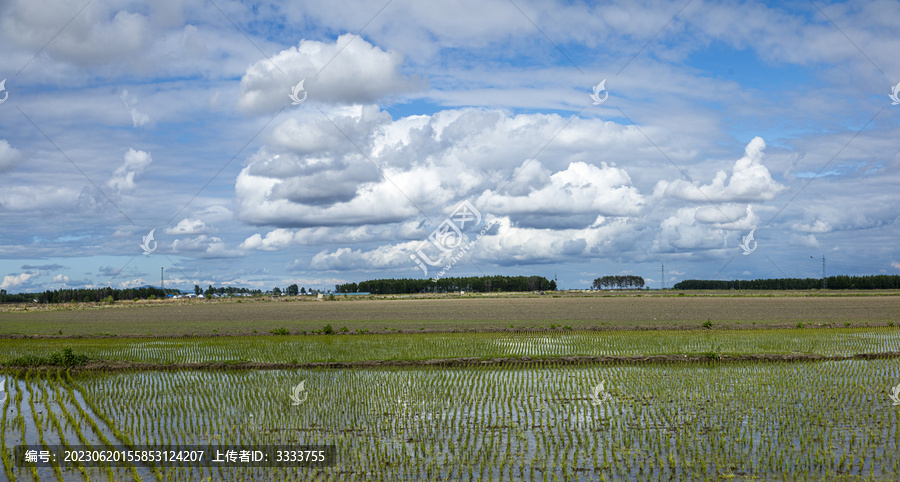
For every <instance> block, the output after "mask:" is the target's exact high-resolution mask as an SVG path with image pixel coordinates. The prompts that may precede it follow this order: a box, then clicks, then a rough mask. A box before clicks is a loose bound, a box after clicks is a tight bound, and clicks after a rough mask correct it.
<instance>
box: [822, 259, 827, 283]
mask: <svg viewBox="0 0 900 482" xmlns="http://www.w3.org/2000/svg"><path fill="white" fill-rule="evenodd" d="M822 289H823V290H827V289H828V280H826V279H825V255H824V254H823V255H822Z"/></svg>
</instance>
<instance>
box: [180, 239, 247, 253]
mask: <svg viewBox="0 0 900 482" xmlns="http://www.w3.org/2000/svg"><path fill="white" fill-rule="evenodd" d="M172 252H173V253H176V254H181V255H191V256H195V257H198V258H235V257H239V256H242V255H243V252H241V251H240V250H235V249H228V248H227V247H226V246H225V241H224V240H223V239H222V238H219V237H216V236H207V235H205V234H201V235H200V236H196V237H193V238H187V239H176V240H175V241H173V242H172Z"/></svg>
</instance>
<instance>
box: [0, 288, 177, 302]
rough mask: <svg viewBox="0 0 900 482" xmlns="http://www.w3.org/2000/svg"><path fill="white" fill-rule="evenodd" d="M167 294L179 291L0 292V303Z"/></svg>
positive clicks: (142, 289)
mask: <svg viewBox="0 0 900 482" xmlns="http://www.w3.org/2000/svg"><path fill="white" fill-rule="evenodd" d="M167 293H172V294H175V293H180V291H179V290H177V289H172V288H167V289H165V290H163V289H160V288H155V287H153V286H145V287H143V288H125V289H115V288H110V287H106V288H91V289H88V288H80V289H60V290H47V291H42V292H38V293H17V294H13V295H11V294H7V293H6V290H0V303H31V302H34V301H35V300H37V302H38V303H69V302H84V303H97V302H101V301H118V300H133V299H135V298H139V299H142V300H146V299H156V298H165V297H166V294H167Z"/></svg>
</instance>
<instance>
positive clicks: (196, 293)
mask: <svg viewBox="0 0 900 482" xmlns="http://www.w3.org/2000/svg"><path fill="white" fill-rule="evenodd" d="M200 293H203V290H202V289H200V285H194V294H195V295H199V294H200Z"/></svg>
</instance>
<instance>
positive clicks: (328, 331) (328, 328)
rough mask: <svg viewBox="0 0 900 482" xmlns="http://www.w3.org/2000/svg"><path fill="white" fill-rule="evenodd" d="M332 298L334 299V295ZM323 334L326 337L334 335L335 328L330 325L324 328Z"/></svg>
mask: <svg viewBox="0 0 900 482" xmlns="http://www.w3.org/2000/svg"><path fill="white" fill-rule="evenodd" d="M331 296H332V298H333V297H334V295H331ZM322 333H325V334H326V335H330V334H332V333H334V328H332V327H331V324H330V323H329V324H327V325H325V327H324V328H322Z"/></svg>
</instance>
